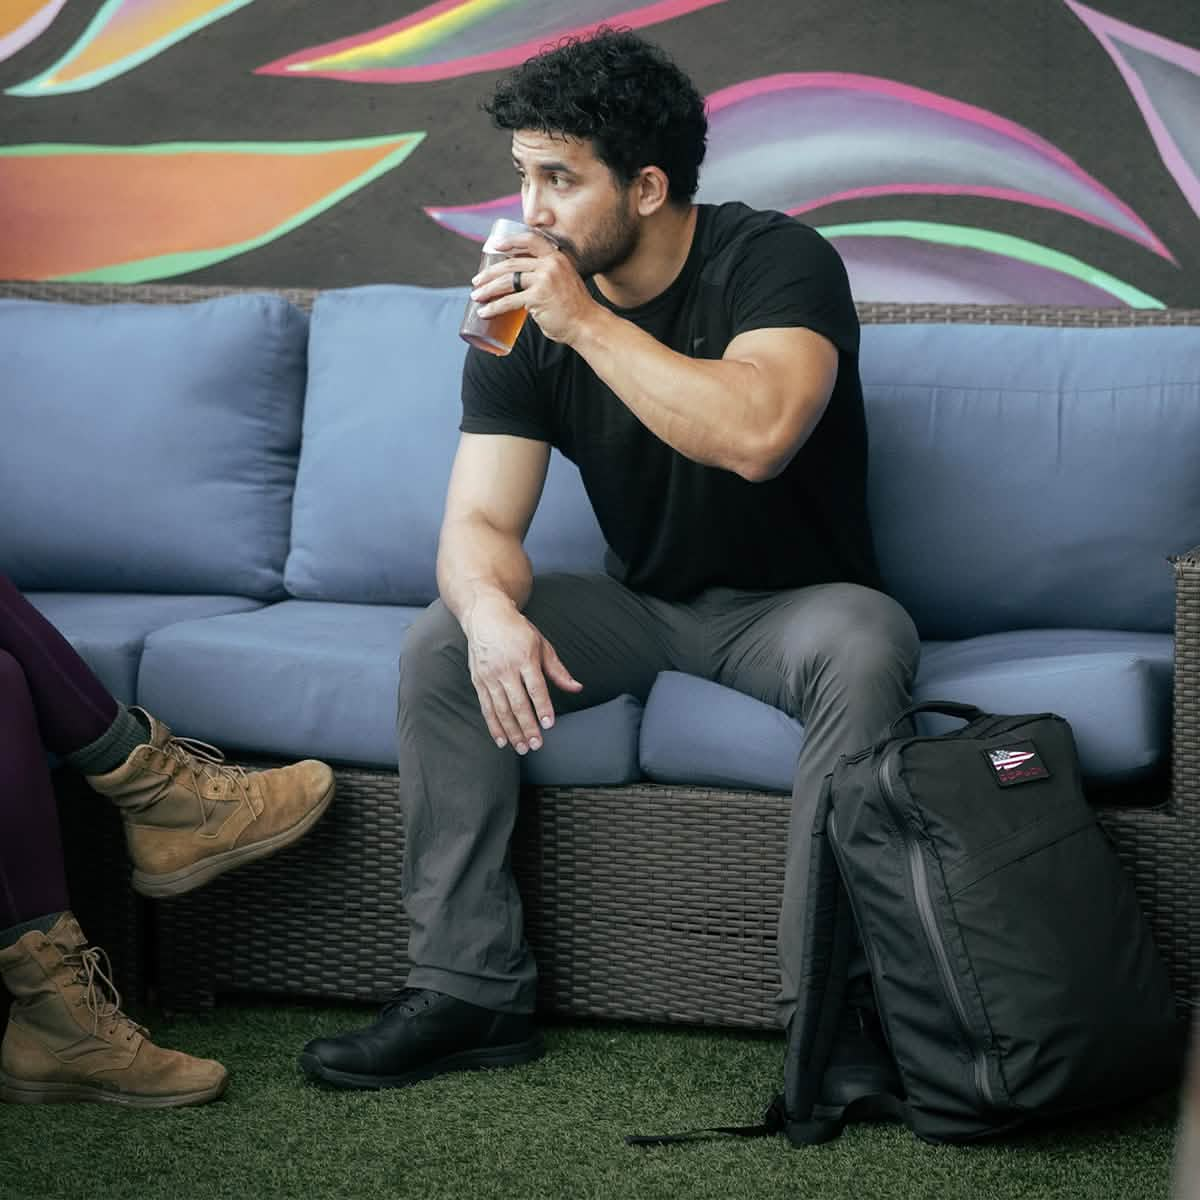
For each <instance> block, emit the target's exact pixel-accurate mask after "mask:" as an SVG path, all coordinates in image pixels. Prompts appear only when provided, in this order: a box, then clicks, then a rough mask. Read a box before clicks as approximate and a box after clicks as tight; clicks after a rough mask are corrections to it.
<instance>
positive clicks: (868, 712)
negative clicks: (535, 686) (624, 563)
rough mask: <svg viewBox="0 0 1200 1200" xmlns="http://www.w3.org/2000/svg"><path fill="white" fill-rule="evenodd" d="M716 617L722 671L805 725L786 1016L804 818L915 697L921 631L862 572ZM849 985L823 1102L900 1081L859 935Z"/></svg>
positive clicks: (785, 903) (800, 897) (791, 843)
mask: <svg viewBox="0 0 1200 1200" xmlns="http://www.w3.org/2000/svg"><path fill="white" fill-rule="evenodd" d="M717 624H718V626H720V635H721V636H720V638H719V639H718V640H717V642H716V644H718V645H721V646H723V647H725V649H724V650H723V651H722V656H721V661H720V663H719V664H718V667H717V675H716V677H717V678H718V680H719V681H720V682H721V683H725V684H728V685H729V686H731V687H735V688H737V689H738V690H739V691H744V692H748V693H750V694H751V695H754V696H757V697H758V698H759V699H761V700H765V701H767V702H768V703H769V704H773V705H775V706H776V707H778V708H781V709H783V710H784V711H786V712H788V713H790V714H791V715H792V716H794V717H796V718H797V719H798V720H799V721H801V722H802V723H803V725H804V734H805V737H804V745H803V747H802V749H801V752H800V757H799V759H798V761H797V764H796V774H795V778H794V783H793V791H792V812H791V825H790V831H789V837H788V850H787V860H786V869H785V874H784V886H783V900H782V904H781V907H780V916H779V965H780V975H781V980H782V988H781V993H780V998H779V1015H780V1022H781V1024H782V1025H783V1026H784V1028H787V1026H788V1024H789V1023H790V1021H791V1018H792V1013H793V1012H794V1011H795V1007H796V1000H797V996H798V992H799V987H800V979H801V977H802V952H803V947H802V945H801V941H800V930H801V928H802V920H801V916H802V906H803V903H804V896H805V894H806V891H807V886H808V881H807V864H808V839H807V830H808V829H809V828H810V826H811V814H812V811H813V807H814V806H815V804H816V802H817V798H818V796H819V794H820V789H821V783H822V781H823V780H824V778H825V776H826V775H827V774H828V773H829V772H830V771H832V770H833V767H834V764H835V763H836V762H837V760H838V758H839V756H841V755H842V754H853V753H855V752H857V751H859V750H862V749H864V748H865V747H867V746H869V745H870V744H871V743H873V742H874V741H875V740H876V739H877V738H879V736H880V735H881V734H882V733H883V732H884V731H885V730H886V728H887V726H888V725H889V724H890V723H891V722H892V721H893V720H894V719H895V718H896V716H897V715H898V714H899V713H900V712H901V711H902V710H903V709H904V708H905V707H906V706H907V705H908V703H909V697H910V693H911V689H912V682H913V678H914V676H915V674H916V669H917V662H918V658H919V655H920V642H919V640H918V637H917V633H916V630H915V628H914V627H913V624H912V621H911V619H910V618H909V616H908V614H907V613H906V612H905V611H904V610H903V608H901V607H900V605H898V604H897V603H896V602H895V601H894V600H892V599H890V598H889V597H887V596H885V595H883V594H882V593H881V592H877V591H874V590H872V589H870V588H864V587H859V586H857V585H854V584H825V585H821V586H817V587H811V588H803V589H800V590H798V591H794V592H785V593H780V594H779V595H778V596H776V597H773V598H771V599H767V600H763V601H761V602H760V603H759V604H758V605H750V606H745V605H742V606H740V607H739V606H734V607H733V608H731V609H730V611H729V614H728V615H727V616H725V617H723V618H720V619H719V620H718V622H717ZM739 624H740V626H741V627H740V629H739V628H736V626H737V625H739ZM848 997H849V999H848V1003H847V1009H846V1013H845V1019H844V1020H843V1021H842V1024H841V1028H840V1030H839V1034H838V1037H837V1039H836V1040H835V1043H834V1047H833V1053H832V1056H831V1061H830V1067H829V1070H828V1071H827V1072H826V1076H825V1080H824V1083H823V1086H822V1095H821V1098H820V1100H821V1104H822V1105H823V1106H825V1107H831V1108H839V1109H840V1108H841V1107H843V1106H844V1105H845V1104H847V1103H849V1102H851V1101H852V1100H854V1099H857V1098H859V1097H862V1096H866V1095H869V1094H875V1093H889V1092H890V1093H894V1092H896V1091H897V1090H898V1088H899V1079H898V1077H897V1075H896V1072H895V1068H894V1066H893V1065H892V1062H891V1059H890V1056H889V1055H888V1054H887V1052H886V1047H885V1046H884V1045H883V1043H882V1040H881V1037H880V1033H879V1026H878V1021H877V1019H876V1017H875V1014H874V1011H873V1007H874V1006H873V998H872V990H871V986H870V974H869V970H868V967H867V962H866V958H865V957H864V955H863V953H862V950H861V948H860V947H856V949H855V952H854V953H853V954H852V956H851V964H850V985H849V991H848Z"/></svg>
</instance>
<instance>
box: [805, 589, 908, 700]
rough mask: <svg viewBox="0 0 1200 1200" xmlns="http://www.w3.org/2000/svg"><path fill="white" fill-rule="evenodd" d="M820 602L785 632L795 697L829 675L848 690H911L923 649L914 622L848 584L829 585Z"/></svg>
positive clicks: (885, 600)
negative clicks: (882, 686)
mask: <svg viewBox="0 0 1200 1200" xmlns="http://www.w3.org/2000/svg"><path fill="white" fill-rule="evenodd" d="M821 599H822V603H821V604H820V605H819V606H815V607H814V608H811V609H809V610H808V611H807V612H806V619H805V620H804V621H803V622H802V623H801V624H798V625H797V626H795V627H794V628H793V629H792V630H790V631H789V637H788V644H787V645H786V646H785V648H784V658H785V661H786V662H787V664H788V668H789V670H790V674H791V677H792V681H793V684H794V686H795V687H796V688H797V690H798V692H801V693H802V692H803V691H805V690H807V689H808V688H810V687H812V686H814V685H818V684H819V683H820V682H821V680H822V679H823V678H828V677H830V676H832V677H834V678H836V680H837V681H838V683H839V684H840V685H841V686H842V687H844V688H850V689H853V688H858V687H864V686H867V687H871V686H876V685H878V684H879V683H880V682H882V681H888V682H890V683H891V684H893V685H894V686H895V687H897V688H900V689H903V690H907V689H908V688H910V687H911V685H912V679H913V676H914V675H915V673H916V669H917V661H918V659H919V657H920V645H921V644H920V639H919V637H918V636H917V631H916V627H915V626H914V625H913V623H912V618H910V617H909V615H908V613H907V612H905V610H904V609H903V608H902V607H901V606H900V605H899V604H897V603H896V601H895V600H893V599H892V598H891V597H890V596H886V595H884V594H883V593H882V592H877V591H875V590H874V589H872V588H867V587H861V586H859V585H857V584H850V583H846V584H835V585H831V586H830V587H829V588H828V589H827V590H826V593H825V595H823V596H822V598H821ZM797 698H799V697H797Z"/></svg>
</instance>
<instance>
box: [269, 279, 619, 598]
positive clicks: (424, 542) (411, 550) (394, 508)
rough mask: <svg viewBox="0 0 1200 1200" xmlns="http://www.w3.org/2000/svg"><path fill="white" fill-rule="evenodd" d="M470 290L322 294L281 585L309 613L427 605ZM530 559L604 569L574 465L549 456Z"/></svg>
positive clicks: (545, 566) (380, 288)
mask: <svg viewBox="0 0 1200 1200" xmlns="http://www.w3.org/2000/svg"><path fill="white" fill-rule="evenodd" d="M466 294H467V292H466V289H465V288H422V287H409V286H402V285H377V286H371V287H360V288H345V289H340V290H331V291H327V292H322V293H321V295H320V296H318V297H317V299H316V301H315V303H314V305H313V311H312V332H311V336H310V342H309V375H308V392H307V398H306V401H305V409H304V438H303V451H302V453H301V456H300V470H299V474H298V477H297V480H296V500H295V510H294V514H293V521H292V548H291V552H290V553H289V555H288V560H287V570H286V573H285V582H286V584H287V590H288V592H289V594H290V595H292V596H295V597H297V598H301V599H306V600H344V601H349V602H352V603H361V604H428V603H429V602H430V601H432V600H434V599H435V598H436V596H437V583H436V580H435V576H434V561H435V556H436V552H437V538H438V529H439V527H440V525H441V520H442V509H443V505H444V501H445V498H446V484H447V482H448V480H449V477H450V465H451V463H452V461H453V459H454V451H455V447H456V446H457V444H458V436H459V435H458V423H459V420H460V417H461V413H462V405H461V399H460V394H461V376H462V363H463V356H464V354H465V353H466V344H465V343H464V342H463V341H462V340H461V339H460V338H459V337H458V325H459V321H460V319H461V317H462V312H463V307H464V305H465V302H466ZM525 548H526V550H527V551H528V552H529V555H530V558H531V559H532V560H533V563H534V567H535V569H536V570H539V571H554V570H579V571H589V570H599V569H601V567H602V565H603V557H604V542H603V539H602V537H601V535H600V531H599V528H598V526H597V525H596V521H595V517H594V516H593V515H592V510H591V505H590V504H589V502H588V500H587V496H586V494H585V493H584V491H583V485H582V483H581V481H580V479H579V472H578V471H577V470H576V468H575V467H574V465H573V464H571V463H569V462H568V461H566V460H565V459H563V458H561V457H560V456H559V455H558V454H557V453H556V454H554V455H553V457H552V460H551V467H550V473H549V478H548V479H547V481H546V488H545V491H544V493H543V496H542V501H541V504H540V506H539V508H538V513H537V515H536V516H535V518H534V521H533V524H532V526H531V527H530V530H529V534H528V536H527V537H526V540H525Z"/></svg>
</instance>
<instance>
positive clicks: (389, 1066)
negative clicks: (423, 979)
mask: <svg viewBox="0 0 1200 1200" xmlns="http://www.w3.org/2000/svg"><path fill="white" fill-rule="evenodd" d="M544 1050H545V1047H544V1045H543V1043H542V1035H541V1034H540V1033H539V1032H538V1030H537V1029H536V1027H535V1026H534V1023H533V1015H532V1014H531V1013H503V1012H496V1011H495V1010H493V1009H490V1008H480V1007H479V1006H478V1005H477V1004H468V1003H467V1002H466V1001H465V1000H457V999H455V997H453V996H446V995H444V994H443V993H441V992H434V991H430V990H429V989H424V988H405V989H404V990H403V991H402V992H400V993H399V994H398V995H397V996H396V997H395V999H393V1000H391V1001H389V1002H388V1003H387V1004H386V1005H385V1006H384V1008H383V1011H382V1012H381V1013H380V1014H379V1019H378V1020H377V1021H376V1022H375V1023H374V1024H373V1025H368V1026H367V1028H366V1029H356V1030H354V1031H353V1032H351V1033H343V1034H341V1035H340V1036H338V1037H331V1038H315V1039H314V1040H313V1041H311V1042H309V1043H308V1045H307V1046H305V1047H304V1049H303V1051H302V1052H301V1054H300V1069H301V1070H302V1071H303V1072H304V1073H305V1074H306V1075H307V1076H308V1077H309V1078H310V1079H316V1080H320V1081H321V1082H322V1083H328V1084H332V1085H333V1086H334V1087H343V1088H393V1087H407V1086H408V1085H409V1084H410V1083H416V1082H417V1081H418V1080H421V1079H430V1078H432V1077H433V1076H434V1075H443V1074H445V1073H446V1072H448V1071H474V1070H478V1069H480V1068H482V1067H511V1066H516V1065H517V1064H518V1063H527V1062H533V1060H534V1059H535V1058H540V1057H541V1056H542V1053H543V1052H544Z"/></svg>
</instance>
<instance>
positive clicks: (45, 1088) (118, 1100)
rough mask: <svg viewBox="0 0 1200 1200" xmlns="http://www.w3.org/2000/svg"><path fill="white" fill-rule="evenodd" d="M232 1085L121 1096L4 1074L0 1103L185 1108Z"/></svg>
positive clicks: (223, 1082)
mask: <svg viewBox="0 0 1200 1200" xmlns="http://www.w3.org/2000/svg"><path fill="white" fill-rule="evenodd" d="M228 1084H229V1078H228V1076H226V1077H225V1078H224V1079H222V1080H221V1081H220V1082H219V1083H216V1084H213V1085H212V1086H211V1087H207V1088H203V1089H201V1090H200V1091H196V1092H173V1093H168V1094H166V1095H161V1096H159V1095H146V1094H142V1093H138V1092H119V1091H113V1090H111V1089H109V1088H105V1087H101V1086H100V1085H99V1084H87V1083H57V1082H50V1081H47V1080H36V1079H17V1078H16V1077H15V1076H13V1075H9V1074H8V1073H7V1072H4V1071H0V1100H3V1101H4V1102H6V1103H8V1104H72V1103H73V1104H116V1105H119V1106H121V1107H124V1108H182V1107H183V1106H185V1105H189V1104H207V1103H208V1101H210V1100H215V1099H216V1098H217V1097H218V1096H220V1095H221V1093H222V1092H224V1091H225V1088H226V1087H227V1086H228Z"/></svg>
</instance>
